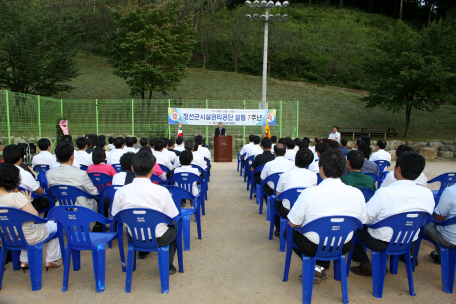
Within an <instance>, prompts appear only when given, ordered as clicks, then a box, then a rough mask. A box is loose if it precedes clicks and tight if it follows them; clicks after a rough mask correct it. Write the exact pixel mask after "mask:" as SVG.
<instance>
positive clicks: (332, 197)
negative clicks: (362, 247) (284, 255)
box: [288, 147, 367, 281]
mask: <svg viewBox="0 0 456 304" xmlns="http://www.w3.org/2000/svg"><path fill="white" fill-rule="evenodd" d="M317 149H318V147H317ZM345 163H346V160H345V156H344V153H342V151H340V150H338V149H337V150H334V149H329V150H327V151H326V152H324V153H322V154H321V155H320V161H319V163H318V164H319V168H320V176H321V178H322V179H323V181H322V182H321V183H320V185H318V186H316V187H310V188H307V189H306V190H304V191H302V193H301V195H300V196H299V198H298V200H297V201H296V203H295V204H294V206H293V208H291V210H290V212H289V213H288V219H289V223H290V226H291V227H292V228H301V227H303V226H305V225H306V224H308V223H310V222H312V221H314V220H316V219H319V218H322V217H326V216H353V217H356V218H358V219H359V220H360V221H361V222H362V223H365V222H366V220H367V217H366V203H365V201H364V196H363V194H362V192H361V191H360V190H358V189H356V188H354V187H351V186H347V185H345V184H344V183H342V181H341V180H340V177H341V176H342V174H343V172H344V170H345ZM352 235H353V234H350V235H348V237H347V239H345V243H344V245H343V247H342V254H346V253H348V252H349V251H350V249H351V246H352V243H351V238H352ZM292 236H293V242H294V243H295V245H296V247H297V249H296V248H293V251H294V252H295V253H296V254H297V255H298V256H299V257H301V258H302V254H305V255H306V256H315V254H316V252H317V249H318V245H319V242H322V241H324V240H320V239H319V237H318V234H316V233H315V232H308V233H305V234H301V233H299V232H297V231H296V230H293V234H292ZM327 245H328V244H327ZM329 265H330V261H319V260H317V265H316V267H315V274H314V280H315V281H321V280H324V279H326V278H327V276H326V270H325V269H328V268H329ZM300 278H302V275H300Z"/></svg>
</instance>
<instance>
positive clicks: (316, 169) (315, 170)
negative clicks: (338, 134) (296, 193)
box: [309, 160, 320, 174]
mask: <svg viewBox="0 0 456 304" xmlns="http://www.w3.org/2000/svg"><path fill="white" fill-rule="evenodd" d="M319 164H320V160H317V161H314V162H313V163H311V164H310V165H309V171H311V172H313V173H315V174H316V173H320V167H319Z"/></svg>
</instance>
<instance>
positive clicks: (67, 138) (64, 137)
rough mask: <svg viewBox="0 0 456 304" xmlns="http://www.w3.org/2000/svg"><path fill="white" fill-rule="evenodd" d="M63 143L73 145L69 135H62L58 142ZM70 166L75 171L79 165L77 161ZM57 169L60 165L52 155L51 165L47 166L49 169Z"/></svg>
mask: <svg viewBox="0 0 456 304" xmlns="http://www.w3.org/2000/svg"><path fill="white" fill-rule="evenodd" d="M64 141H69V142H71V144H73V137H72V136H71V135H62V136H61V138H60V142H64ZM75 152H76V151H75ZM72 166H73V167H74V168H76V169H79V168H80V166H79V163H78V162H77V161H74V162H73V165H72ZM57 167H60V163H59V162H58V161H57V157H56V156H55V155H54V157H53V158H52V160H51V164H50V165H49V168H50V169H53V168H57Z"/></svg>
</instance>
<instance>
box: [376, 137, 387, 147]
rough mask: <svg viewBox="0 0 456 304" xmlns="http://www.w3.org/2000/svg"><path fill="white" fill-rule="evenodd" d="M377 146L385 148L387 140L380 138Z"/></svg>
mask: <svg viewBox="0 0 456 304" xmlns="http://www.w3.org/2000/svg"><path fill="white" fill-rule="evenodd" d="M377 147H378V148H379V149H385V148H386V140H384V139H380V140H379V141H377Z"/></svg>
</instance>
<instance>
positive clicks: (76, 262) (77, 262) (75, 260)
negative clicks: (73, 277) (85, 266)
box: [72, 250, 81, 271]
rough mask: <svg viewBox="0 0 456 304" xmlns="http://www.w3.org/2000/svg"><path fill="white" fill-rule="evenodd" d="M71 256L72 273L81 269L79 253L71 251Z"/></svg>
mask: <svg viewBox="0 0 456 304" xmlns="http://www.w3.org/2000/svg"><path fill="white" fill-rule="evenodd" d="M72 251H73V252H72V255H73V271H79V269H81V251H79V250H72Z"/></svg>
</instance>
